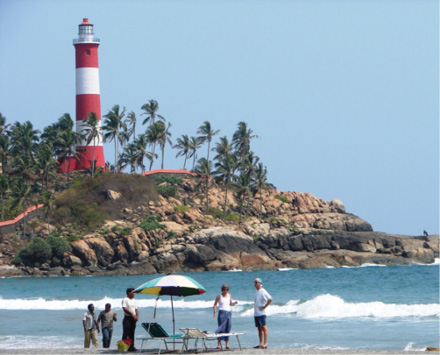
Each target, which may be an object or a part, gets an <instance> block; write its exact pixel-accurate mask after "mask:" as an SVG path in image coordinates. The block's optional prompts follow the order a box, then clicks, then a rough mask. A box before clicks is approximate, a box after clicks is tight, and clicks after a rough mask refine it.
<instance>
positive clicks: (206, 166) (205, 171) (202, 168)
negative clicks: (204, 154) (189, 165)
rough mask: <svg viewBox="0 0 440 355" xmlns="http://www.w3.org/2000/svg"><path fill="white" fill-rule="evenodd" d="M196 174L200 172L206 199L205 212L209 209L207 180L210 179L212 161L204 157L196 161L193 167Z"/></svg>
mask: <svg viewBox="0 0 440 355" xmlns="http://www.w3.org/2000/svg"><path fill="white" fill-rule="evenodd" d="M195 172H196V173H197V174H200V175H201V177H202V179H203V181H204V190H205V201H206V212H208V210H209V182H210V179H211V172H212V162H211V161H210V160H207V159H205V158H201V159H199V160H198V161H197V166H196V169H195Z"/></svg>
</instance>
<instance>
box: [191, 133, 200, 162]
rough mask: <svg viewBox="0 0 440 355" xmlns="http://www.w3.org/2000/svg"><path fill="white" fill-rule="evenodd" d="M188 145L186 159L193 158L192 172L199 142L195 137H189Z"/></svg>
mask: <svg viewBox="0 0 440 355" xmlns="http://www.w3.org/2000/svg"><path fill="white" fill-rule="evenodd" d="M189 144H190V154H189V156H188V157H189V158H193V167H192V170H194V168H195V166H196V159H197V149H199V148H200V141H199V140H198V139H197V138H196V137H191V138H190V140H189Z"/></svg>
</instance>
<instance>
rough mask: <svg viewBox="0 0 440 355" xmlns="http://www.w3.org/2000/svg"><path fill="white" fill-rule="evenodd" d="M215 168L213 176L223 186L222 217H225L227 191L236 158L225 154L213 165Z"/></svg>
mask: <svg viewBox="0 0 440 355" xmlns="http://www.w3.org/2000/svg"><path fill="white" fill-rule="evenodd" d="M215 168H216V170H215V172H214V174H215V175H216V176H217V179H219V180H221V181H222V182H223V184H224V186H225V202H224V206H223V217H225V216H226V208H227V203H228V189H229V186H230V184H231V182H232V180H233V177H234V172H235V169H236V168H237V157H236V156H235V155H233V154H227V155H226V156H225V157H223V158H222V159H220V160H219V161H217V163H215Z"/></svg>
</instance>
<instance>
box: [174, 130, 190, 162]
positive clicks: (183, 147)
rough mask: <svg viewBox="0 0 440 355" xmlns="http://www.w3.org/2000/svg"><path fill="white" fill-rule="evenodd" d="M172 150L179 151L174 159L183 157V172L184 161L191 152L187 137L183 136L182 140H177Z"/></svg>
mask: <svg viewBox="0 0 440 355" xmlns="http://www.w3.org/2000/svg"><path fill="white" fill-rule="evenodd" d="M173 148H176V149H180V150H179V151H178V152H177V154H176V158H177V157H180V156H184V157H185V160H184V162H183V170H185V166H186V160H187V159H188V155H189V154H190V152H191V144H190V141H189V138H188V135H186V134H183V135H182V138H177V144H176V145H174V146H173Z"/></svg>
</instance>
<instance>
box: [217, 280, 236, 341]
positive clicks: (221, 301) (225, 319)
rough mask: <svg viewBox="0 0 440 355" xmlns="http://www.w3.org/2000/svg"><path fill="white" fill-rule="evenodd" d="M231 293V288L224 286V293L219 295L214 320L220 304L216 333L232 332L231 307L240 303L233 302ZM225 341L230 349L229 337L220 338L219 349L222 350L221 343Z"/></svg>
mask: <svg viewBox="0 0 440 355" xmlns="http://www.w3.org/2000/svg"><path fill="white" fill-rule="evenodd" d="M228 292H229V286H228V285H226V284H224V285H222V293H221V294H219V295H217V297H216V298H215V302H214V318H215V316H216V314H217V304H218V317H217V325H218V328H217V330H216V331H215V332H216V333H229V332H230V331H231V326H232V313H231V306H235V305H236V304H237V303H238V301H235V302H234V301H232V298H231V295H230V294H229V293H228ZM222 340H224V341H225V345H226V349H229V337H221V338H218V339H217V341H218V344H217V349H221V347H222V346H221V341H222Z"/></svg>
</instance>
